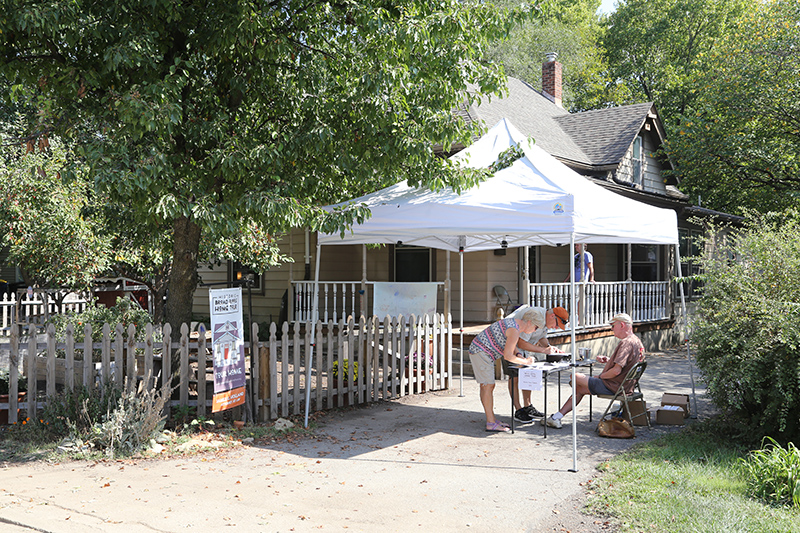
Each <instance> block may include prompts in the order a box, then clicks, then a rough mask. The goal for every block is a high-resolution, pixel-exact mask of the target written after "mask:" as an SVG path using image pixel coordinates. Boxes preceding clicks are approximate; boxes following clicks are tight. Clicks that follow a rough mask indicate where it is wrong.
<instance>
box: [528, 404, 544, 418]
mask: <svg viewBox="0 0 800 533" xmlns="http://www.w3.org/2000/svg"><path fill="white" fill-rule="evenodd" d="M524 409H525V410H526V411H528V414H529V415H531V417H532V418H542V417H543V416H544V413H543V412H541V411H540V410H538V409H537V408H535V407H534V406H532V405H529V406H528V407H525V408H524Z"/></svg>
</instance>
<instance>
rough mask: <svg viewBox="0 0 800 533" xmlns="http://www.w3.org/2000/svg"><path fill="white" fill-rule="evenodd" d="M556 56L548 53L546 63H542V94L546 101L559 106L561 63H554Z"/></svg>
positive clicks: (553, 53)
mask: <svg viewBox="0 0 800 533" xmlns="http://www.w3.org/2000/svg"><path fill="white" fill-rule="evenodd" d="M557 57H558V54H557V53H555V52H550V53H548V54H547V61H545V62H544V63H542V94H543V95H544V96H545V97H547V99H548V100H550V101H551V102H553V103H554V104H556V105H557V106H558V107H564V106H562V105H561V63H559V62H558V61H556V58H557Z"/></svg>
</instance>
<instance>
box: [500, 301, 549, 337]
mask: <svg viewBox="0 0 800 533" xmlns="http://www.w3.org/2000/svg"><path fill="white" fill-rule="evenodd" d="M529 308H530V306H529V305H521V306H519V307H518V308H517V309H514V311H513V312H511V313H509V314H508V316H507V317H506V318H520V319H521V318H522V315H524V314H525V311H527V310H528V309H529ZM534 309H536V308H534ZM538 309H539V310H541V312H542V316H544V317H545V320H547V309H545V308H544V307H539V308H538ZM545 336H547V324H545V325H544V326H542V327H541V328H539V329H537V330H536V331H534V332H533V333H522V332H520V334H519V338H520V339H522V340H524V341H528V342H529V343H531V344H536V343H537V342H539V341H540V340H542V339H543V338H544V337H545Z"/></svg>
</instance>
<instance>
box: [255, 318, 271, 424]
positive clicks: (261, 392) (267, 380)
mask: <svg viewBox="0 0 800 533" xmlns="http://www.w3.org/2000/svg"><path fill="white" fill-rule="evenodd" d="M273 326H274V324H273ZM270 370H271V369H270V364H269V347H268V346H262V347H261V348H260V349H259V350H258V398H259V399H260V400H261V410H260V411H259V420H260V421H261V422H266V421H267V420H269V410H268V409H267V405H268V402H269V398H270V384H271V383H272V376H271V372H270Z"/></svg>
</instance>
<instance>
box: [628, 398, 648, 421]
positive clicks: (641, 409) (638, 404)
mask: <svg viewBox="0 0 800 533" xmlns="http://www.w3.org/2000/svg"><path fill="white" fill-rule="evenodd" d="M628 408H629V409H630V411H631V418H633V420H631V419H630V418H628V411H627V410H626V409H625V408H624V407H623V408H622V413H623V415H624V416H625V420H627V421H628V422H630V423H631V424H633V425H634V426H646V425H647V420H648V419H649V418H650V412H649V411H648V410H647V402H646V401H644V400H636V401H633V402H628ZM642 413H644V416H636V415H639V414H642Z"/></svg>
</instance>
